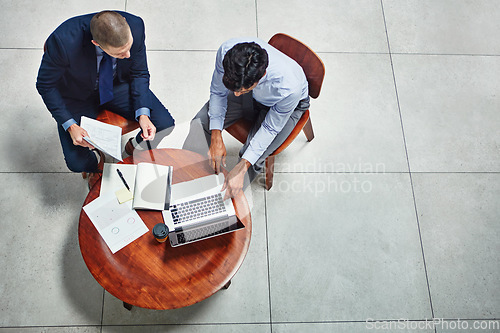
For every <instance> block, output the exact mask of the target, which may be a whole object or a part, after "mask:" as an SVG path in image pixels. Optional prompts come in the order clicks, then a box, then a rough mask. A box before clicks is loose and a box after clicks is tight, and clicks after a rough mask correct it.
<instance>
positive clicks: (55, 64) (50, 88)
mask: <svg viewBox="0 0 500 333" xmlns="http://www.w3.org/2000/svg"><path fill="white" fill-rule="evenodd" d="M68 66H69V62H68V55H67V53H66V50H65V48H64V46H63V44H62V43H61V41H60V40H59V38H58V37H57V35H56V34H52V35H51V36H49V38H48V39H47V42H46V51H45V52H44V54H43V57H42V63H41V65H40V69H39V70H38V77H37V80H36V88H37V90H38V93H39V94H40V95H41V96H42V99H43V101H44V103H45V105H46V106H47V109H49V111H50V112H51V113H52V117H54V119H55V120H56V122H57V123H58V124H59V125H62V124H63V123H65V122H66V121H68V120H70V119H72V115H71V113H70V112H69V111H68V109H67V108H66V105H65V103H64V100H63V98H62V96H61V93H60V92H59V90H58V88H57V87H58V84H60V80H61V77H62V76H63V74H64V72H65V71H66V69H67V68H68Z"/></svg>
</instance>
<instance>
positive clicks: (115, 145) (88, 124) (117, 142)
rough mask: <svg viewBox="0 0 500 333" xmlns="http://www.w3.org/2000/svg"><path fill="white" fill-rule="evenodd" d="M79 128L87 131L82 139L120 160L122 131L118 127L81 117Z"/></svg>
mask: <svg viewBox="0 0 500 333" xmlns="http://www.w3.org/2000/svg"><path fill="white" fill-rule="evenodd" d="M80 127H81V128H83V129H84V130H86V131H87V133H88V134H89V136H88V137H84V139H85V140H86V141H87V142H89V143H90V144H91V145H93V146H94V147H96V148H97V149H99V150H101V151H102V152H104V153H106V154H108V155H111V156H112V157H113V158H116V159H117V160H120V161H123V160H122V142H121V137H122V129H121V128H120V127H118V126H114V125H110V124H105V123H103V122H101V121H98V120H95V119H91V118H88V117H85V116H83V117H82V119H81V121H80Z"/></svg>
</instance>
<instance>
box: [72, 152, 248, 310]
mask: <svg viewBox="0 0 500 333" xmlns="http://www.w3.org/2000/svg"><path fill="white" fill-rule="evenodd" d="M123 162H124V163H127V164H133V163H135V164H137V163H139V162H150V163H157V164H163V165H172V166H173V167H174V170H173V183H179V182H183V181H188V180H192V179H195V178H199V177H203V176H207V175H210V174H213V170H211V168H210V167H209V165H208V163H207V160H206V158H204V157H202V156H201V155H199V154H196V153H193V152H190V151H187V150H180V149H154V150H151V151H142V152H136V153H134V156H130V157H128V158H126V159H125V160H124V161H123ZM100 188H101V182H100V181H98V182H97V183H96V185H95V186H93V187H92V189H91V190H90V192H89V194H88V196H87V198H86V199H85V202H84V205H86V204H87V203H89V202H91V201H92V200H94V199H95V198H97V197H98V196H99V192H100ZM233 203H234V206H235V210H236V215H237V216H238V218H239V219H240V221H241V222H242V223H243V224H244V225H245V228H244V229H241V230H238V231H235V232H232V233H229V234H225V235H221V236H217V237H213V238H209V239H205V240H202V241H199V242H195V243H191V244H187V245H183V246H179V247H175V248H173V247H171V246H170V243H169V242H168V241H167V242H165V243H158V242H157V241H156V240H155V238H154V237H153V235H152V234H151V230H152V228H153V226H154V225H155V224H157V223H161V222H163V217H162V215H161V212H159V211H145V210H140V211H139V210H138V211H137V212H138V214H139V216H140V217H141V218H142V220H143V221H144V223H145V224H146V226H147V227H148V228H149V230H150V232H148V233H146V234H144V235H143V236H141V237H139V238H138V239H137V240H135V241H134V242H132V243H131V244H129V245H127V246H126V247H124V248H123V249H121V250H119V251H118V252H116V253H115V254H112V253H111V251H110V250H109V248H108V246H107V245H106V243H105V242H104V240H103V239H102V237H101V236H100V235H99V232H98V231H97V229H96V228H95V227H94V225H93V224H92V222H91V221H90V219H89V218H88V216H87V214H86V213H85V212H84V211H83V209H82V211H81V213H80V223H79V227H78V240H79V243H80V251H81V252H82V256H83V259H84V261H85V263H86V265H87V267H88V269H89V270H90V272H91V273H92V275H93V276H94V278H95V279H96V280H97V282H99V284H100V285H101V286H103V287H104V289H106V290H107V291H108V292H109V293H110V294H112V295H113V296H115V297H116V298H118V299H120V300H122V301H123V302H124V305H125V307H126V308H127V309H131V306H132V305H133V306H139V307H142V308H148V309H157V310H165V309H176V308H180V307H184V306H188V305H191V304H194V303H197V302H200V301H202V300H204V299H205V298H207V297H209V296H211V295H213V294H214V293H215V292H217V291H219V290H220V289H222V288H225V287H226V288H227V287H228V286H229V284H230V282H231V278H232V277H233V276H234V274H236V272H237V270H238V268H239V267H240V266H241V264H242V262H243V259H244V258H245V255H246V253H247V251H248V247H249V245H250V237H251V233H252V221H251V217H250V210H249V207H248V203H247V201H246V198H245V197H244V195H243V194H241V195H240V196H238V197H236V198H234V199H233Z"/></svg>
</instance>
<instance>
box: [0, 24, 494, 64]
mask: <svg viewBox="0 0 500 333" xmlns="http://www.w3.org/2000/svg"><path fill="white" fill-rule="evenodd" d="M257 30H258V28H257ZM257 37H258V31H257ZM1 50H18V51H23V50H24V51H27V50H32V51H37V50H38V51H43V48H41V47H0V51H1ZM147 51H148V52H217V50H215V49H156V48H148V49H147ZM316 53H317V54H350V55H388V54H389V53H388V52H375V51H366V52H363V51H316ZM391 54H392V55H402V56H430V57H440V56H455V57H500V54H481V53H422V52H392V53H391Z"/></svg>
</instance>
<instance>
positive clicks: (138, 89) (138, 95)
mask: <svg viewBox="0 0 500 333" xmlns="http://www.w3.org/2000/svg"><path fill="white" fill-rule="evenodd" d="M133 29H134V33H133V38H134V44H135V45H134V47H133V48H132V49H131V53H132V54H131V55H130V57H131V60H132V64H131V66H130V80H131V81H130V94H131V98H132V106H133V108H134V110H138V109H140V108H142V107H146V108H149V109H151V95H150V93H149V70H148V63H147V58H146V44H145V42H144V41H145V38H146V35H145V33H144V21H143V20H142V19H140V18H139V22H138V23H136V24H135V25H134V28H133ZM136 39H137V40H136Z"/></svg>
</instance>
